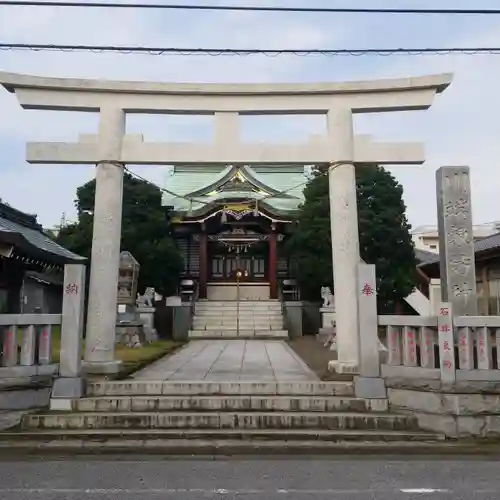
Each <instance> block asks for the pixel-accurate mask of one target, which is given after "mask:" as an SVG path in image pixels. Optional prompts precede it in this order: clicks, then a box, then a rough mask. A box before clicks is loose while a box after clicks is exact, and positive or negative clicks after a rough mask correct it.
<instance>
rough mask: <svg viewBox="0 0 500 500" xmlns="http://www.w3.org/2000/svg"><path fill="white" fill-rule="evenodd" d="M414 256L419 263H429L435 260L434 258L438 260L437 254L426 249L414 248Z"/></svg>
mask: <svg viewBox="0 0 500 500" xmlns="http://www.w3.org/2000/svg"><path fill="white" fill-rule="evenodd" d="M415 258H416V259H417V260H418V263H419V264H430V263H431V262H435V261H436V259H437V260H439V255H438V254H435V253H433V252H428V251H427V250H420V249H418V248H415Z"/></svg>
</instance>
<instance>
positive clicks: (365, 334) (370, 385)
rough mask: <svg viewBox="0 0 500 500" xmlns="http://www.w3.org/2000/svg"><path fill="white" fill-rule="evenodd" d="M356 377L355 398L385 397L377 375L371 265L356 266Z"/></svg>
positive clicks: (377, 354) (378, 366)
mask: <svg viewBox="0 0 500 500" xmlns="http://www.w3.org/2000/svg"><path fill="white" fill-rule="evenodd" d="M357 274H358V280H357V281H358V304H359V309H358V311H359V313H358V317H359V325H358V326H359V370H358V371H359V376H355V377H354V390H355V394H356V397H359V398H373V399H380V398H386V397H387V391H386V388H385V383H384V379H383V378H382V377H381V376H380V350H381V343H380V341H379V338H378V317H377V282H376V277H375V266H374V265H373V264H365V263H360V264H358V273H357Z"/></svg>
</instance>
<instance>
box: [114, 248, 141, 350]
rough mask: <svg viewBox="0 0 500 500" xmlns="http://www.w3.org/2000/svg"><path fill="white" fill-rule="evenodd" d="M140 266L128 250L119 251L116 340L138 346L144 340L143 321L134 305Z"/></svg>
mask: <svg viewBox="0 0 500 500" xmlns="http://www.w3.org/2000/svg"><path fill="white" fill-rule="evenodd" d="M140 268H141V266H140V265H139V263H138V262H137V260H135V258H134V256H133V255H132V254H131V253H130V252H121V253H120V265H119V270H118V290H117V299H116V303H117V306H118V311H117V313H118V314H117V318H116V342H119V343H121V344H125V345H128V346H130V347H140V346H141V345H142V343H143V342H144V331H143V330H144V329H143V321H142V320H141V318H140V317H139V314H138V313H137V308H136V305H135V301H136V294H137V282H138V279H139V270H140Z"/></svg>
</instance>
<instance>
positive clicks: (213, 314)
mask: <svg viewBox="0 0 500 500" xmlns="http://www.w3.org/2000/svg"><path fill="white" fill-rule="evenodd" d="M237 312H238V311H237V310H236V309H224V308H220V309H199V308H198V306H197V307H196V310H195V314H196V316H197V317H200V318H219V317H236V314H237ZM239 313H240V318H242V317H245V316H246V317H252V318H268V317H270V318H274V317H281V316H282V313H281V309H279V310H276V311H274V310H269V309H262V310H260V309H240V310H239Z"/></svg>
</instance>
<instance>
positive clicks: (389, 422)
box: [21, 411, 419, 432]
mask: <svg viewBox="0 0 500 500" xmlns="http://www.w3.org/2000/svg"><path fill="white" fill-rule="evenodd" d="M21 426H22V428H23V429H25V430H27V429H61V430H62V429H179V428H181V429H275V430H277V431H281V432H282V431H283V430H285V429H315V430H317V429H332V430H344V429H356V430H365V429H369V430H379V431H381V430H384V431H392V430H399V431H408V430H409V431H418V430H419V427H418V422H417V418H416V417H413V416H410V415H396V414H389V413H375V412H371V413H354V412H352V413H351V412H293V411H292V412H286V411H280V412H269V411H268V412H264V411H255V412H242V411H238V412H232V411H224V412H217V411H212V412H201V411H200V412H188V411H178V412H177V411H176V412H157V411H154V412H130V411H127V412H118V411H116V412H76V413H59V412H53V413H38V414H27V415H24V416H23V419H22V422H21Z"/></svg>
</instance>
